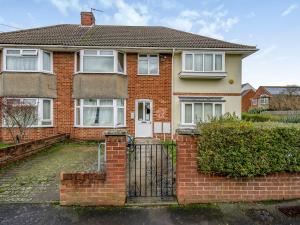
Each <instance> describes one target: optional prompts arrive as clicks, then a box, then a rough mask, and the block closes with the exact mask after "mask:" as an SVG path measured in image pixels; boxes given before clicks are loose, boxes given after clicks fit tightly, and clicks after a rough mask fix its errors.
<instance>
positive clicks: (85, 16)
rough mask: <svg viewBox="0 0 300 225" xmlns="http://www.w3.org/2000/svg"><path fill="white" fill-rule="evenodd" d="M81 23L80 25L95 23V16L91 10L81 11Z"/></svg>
mask: <svg viewBox="0 0 300 225" xmlns="http://www.w3.org/2000/svg"><path fill="white" fill-rule="evenodd" d="M80 15H81V25H82V26H93V25H95V22H96V21H95V17H94V14H93V13H92V12H81V14H80Z"/></svg>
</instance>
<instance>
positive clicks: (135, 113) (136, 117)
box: [134, 99, 153, 138]
mask: <svg viewBox="0 0 300 225" xmlns="http://www.w3.org/2000/svg"><path fill="white" fill-rule="evenodd" d="M142 101H143V102H145V101H148V102H150V122H151V136H149V137H153V100H151V99H136V100H135V104H134V105H135V108H134V135H135V137H136V136H137V135H136V134H137V123H138V102H142ZM145 138H147V137H145Z"/></svg>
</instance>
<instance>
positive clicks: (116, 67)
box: [74, 49, 127, 75]
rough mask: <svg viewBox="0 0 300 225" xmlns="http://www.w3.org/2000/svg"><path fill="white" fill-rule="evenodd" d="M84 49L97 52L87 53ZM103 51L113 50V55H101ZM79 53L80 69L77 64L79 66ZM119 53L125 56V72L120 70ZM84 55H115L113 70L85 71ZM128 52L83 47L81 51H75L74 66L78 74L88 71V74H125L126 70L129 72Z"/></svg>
mask: <svg viewBox="0 0 300 225" xmlns="http://www.w3.org/2000/svg"><path fill="white" fill-rule="evenodd" d="M84 51H96V52H97V54H96V55H85V54H84ZM101 51H112V53H113V54H112V55H101ZM78 53H79V59H80V62H79V70H77V66H78V62H77V61H78V59H77V54H78ZM118 53H122V54H123V55H124V58H123V60H124V61H123V63H124V72H119V71H118ZM84 56H99V57H101V56H105V57H107V56H111V57H113V71H111V72H99V71H93V72H92V71H91V72H90V71H84V70H83V58H84ZM126 57H127V54H126V52H124V51H118V50H113V49H81V50H79V51H76V52H75V53H74V62H75V64H74V65H75V66H74V73H75V74H77V73H87V74H99V73H100V74H102V73H104V74H112V73H117V74H123V75H125V74H126V72H127V63H126V62H127V58H126Z"/></svg>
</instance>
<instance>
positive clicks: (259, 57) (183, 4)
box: [0, 0, 300, 87]
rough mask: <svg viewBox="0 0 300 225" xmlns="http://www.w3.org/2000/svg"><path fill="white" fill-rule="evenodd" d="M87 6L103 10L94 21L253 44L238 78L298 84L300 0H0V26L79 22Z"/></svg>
mask: <svg viewBox="0 0 300 225" xmlns="http://www.w3.org/2000/svg"><path fill="white" fill-rule="evenodd" d="M90 8H96V9H101V10H103V11H104V12H102V13H100V12H96V13H95V16H96V23H97V24H123V25H163V26H169V27H173V28H177V29H180V30H184V31H188V32H193V33H197V34H201V35H205V36H210V37H214V38H218V39H222V40H226V41H231V42H237V43H243V44H249V45H256V46H257V47H258V48H259V49H260V51H259V52H257V53H255V54H254V55H252V56H250V57H247V58H245V59H244V60H243V82H249V83H251V84H252V85H254V86H255V87H258V86H260V85H286V84H297V85H300V0H223V1H222V0H178V1H171V0H144V1H136V0H116V1H112V0H22V1H20V0H10V1H7V0H0V31H1V32H4V31H12V30H16V28H31V27H39V26H45V25H52V24H59V23H79V20H80V11H82V10H90ZM3 24H6V25H9V26H12V27H8V26H4V25H3ZM13 27H16V28H13Z"/></svg>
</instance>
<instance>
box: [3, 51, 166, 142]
mask: <svg viewBox="0 0 300 225" xmlns="http://www.w3.org/2000/svg"><path fill="white" fill-rule="evenodd" d="M0 59H1V54H0ZM0 61H1V60H0ZM53 68H54V74H55V76H56V81H57V98H56V99H54V101H53V119H54V121H53V124H54V126H53V128H32V129H28V131H27V133H26V135H25V138H24V140H25V141H27V140H34V139H39V138H43V137H47V136H48V135H54V134H57V133H68V134H70V136H71V138H72V139H81V140H99V139H104V136H103V132H104V131H105V130H107V129H105V128H75V127H74V99H73V98H72V92H73V90H72V88H73V74H74V53H73V52H69V53H67V52H54V53H53ZM137 68H138V54H137V53H129V54H127V74H128V96H129V99H127V107H126V115H127V116H126V120H127V121H126V124H127V127H128V132H129V133H130V134H132V135H134V134H135V120H134V119H131V113H132V112H135V100H136V99H151V100H153V122H154V121H159V122H170V123H171V85H172V84H171V82H172V79H171V77H172V74H171V73H172V55H171V54H160V59H159V72H160V74H159V75H154V76H139V75H137V73H138V72H137ZM20 97H21V96H20ZM36 97H38V96H36ZM1 131H2V132H1V133H2V134H1V133H0V134H1V139H2V140H3V141H6V142H10V141H11V137H10V134H9V132H8V130H7V129H5V128H2V129H1ZM154 137H162V135H155V134H154ZM167 137H170V135H167Z"/></svg>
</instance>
